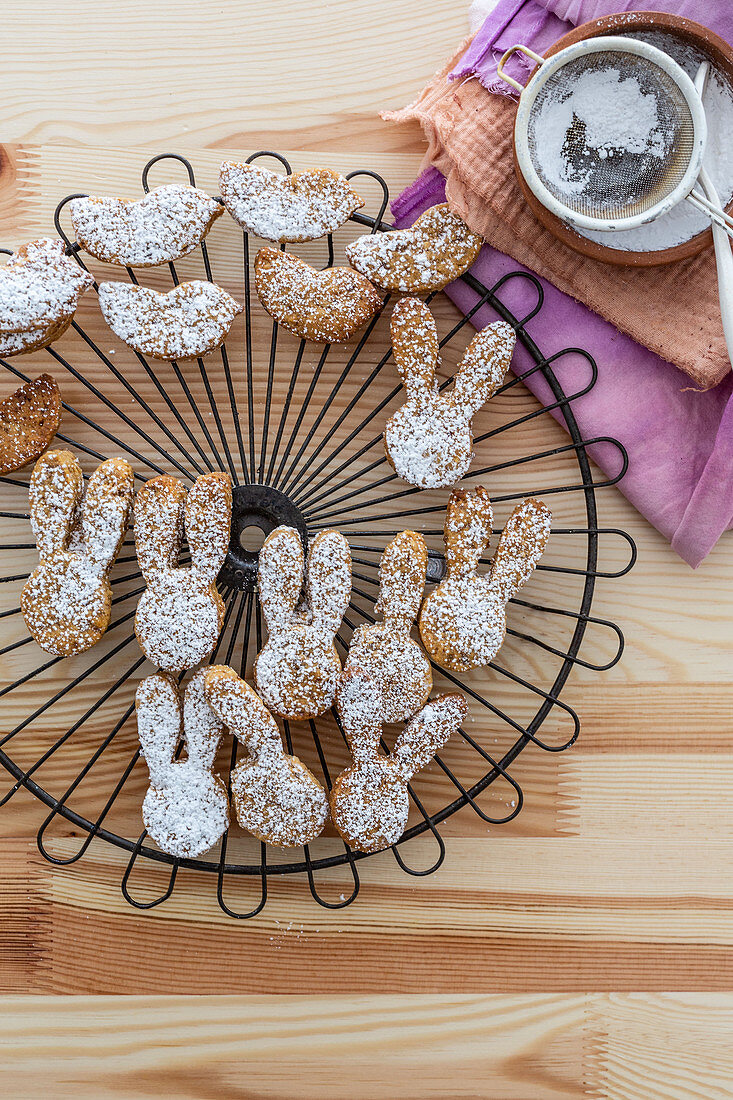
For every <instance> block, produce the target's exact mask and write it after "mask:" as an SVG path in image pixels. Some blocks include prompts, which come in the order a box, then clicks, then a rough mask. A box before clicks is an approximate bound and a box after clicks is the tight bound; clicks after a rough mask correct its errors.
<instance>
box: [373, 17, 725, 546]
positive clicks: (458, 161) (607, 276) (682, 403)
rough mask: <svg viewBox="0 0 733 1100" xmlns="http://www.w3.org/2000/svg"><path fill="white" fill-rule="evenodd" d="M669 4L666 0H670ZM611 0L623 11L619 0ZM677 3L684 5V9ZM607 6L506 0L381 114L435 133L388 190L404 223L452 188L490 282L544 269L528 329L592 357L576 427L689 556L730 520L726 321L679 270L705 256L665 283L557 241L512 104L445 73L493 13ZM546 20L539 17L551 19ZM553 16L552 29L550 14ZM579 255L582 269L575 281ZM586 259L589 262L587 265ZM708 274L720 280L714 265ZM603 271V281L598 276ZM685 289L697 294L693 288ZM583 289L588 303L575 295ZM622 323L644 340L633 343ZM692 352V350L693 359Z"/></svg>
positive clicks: (550, 347)
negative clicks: (401, 183) (400, 184)
mask: <svg viewBox="0 0 733 1100" xmlns="http://www.w3.org/2000/svg"><path fill="white" fill-rule="evenodd" d="M668 4H669V6H670V7H671V6H672V4H671V3H670V2H669V0H668ZM614 6H615V7H616V9H617V10H618V2H617V3H616V5H614ZM682 6H684V5H683V4H681V3H680V4H678V8H681V7H682ZM604 7H605V9H606V10H608V9H609V8H610V5H604V4H602V3H601V2H600V0H579V2H576V3H571V2H570V0H544V2H543V3H542V4H540V3H538V2H537V0H527V2H525V3H524V4H521V3H519V2H518V0H500V2H499V4H498V5H497V7H496V8H495V10H494V11H493V12H492V14H491V15H490V16H489V19H488V20H487V23H486V24H484V27H483V28H482V30H481V31H480V32H479V34H478V35H477V36H476V37H475V38H474V39H473V42H472V43H470V44H469V46H468V50H467V51H463V52H462V53H461V54H460V55H459V56H456V57H454V58H452V59H451V61H450V62H449V63H448V65H447V66H446V68H445V69H444V70H443V72H442V73H440V74H439V75H438V77H437V78H436V79H435V80H434V81H433V82H432V84H431V85H429V86H428V88H427V89H425V91H424V92H423V93H422V95H421V96H420V98H419V99H418V101H417V103H416V104H413V105H412V106H411V107H408V108H405V109H404V110H403V111H400V112H396V113H392V114H390V115H389V116H387V117H391V118H395V119H397V120H398V121H399V120H403V119H406V118H419V119H420V121H421V123H422V124H423V127H424V129H425V132H426V135H427V136H428V140H429V149H428V156H427V159H428V160H429V161H431V162H432V164H433V165H434V167H433V168H432V169H429V170H428V171H426V172H424V173H423V174H422V175H421V176H420V178H419V179H418V180H417V181H416V183H415V184H414V185H413V186H412V187H410V188H408V189H407V191H406V192H404V193H403V195H401V196H400V197H399V199H397V200H396V201H395V203H394V204H393V212H394V214H395V217H396V219H397V224H410V223H411V222H412V221H413V220H414V219H415V218H416V217H417V216H418V215H419V214H420V213H421V212H422V210H424V209H426V208H427V207H428V206H430V205H432V204H433V203H436V202H441V201H444V198H445V197H446V195H447V198H448V201H450V202H451V204H452V205H453V206H454V208H455V209H456V210H457V211H458V213H460V214H462V216H464V217H465V219H466V221H467V222H468V223H469V225H471V226H472V228H474V229H475V230H477V231H478V232H480V233H481V234H482V235H483V236H484V237H485V238H486V239H487V240H488V241H490V242H491V244H492V245H494V246H496V247H493V248H492V247H489V246H488V245H487V246H485V247H484V249H483V250H482V253H481V255H480V257H479V260H478V261H477V264H476V265H475V266H474V269H473V270H474V272H475V273H476V275H477V277H478V278H480V279H481V281H482V282H483V283H484V284H486V285H488V286H490V285H492V284H493V283H494V282H495V281H496V280H497V279H499V278H500V277H501V276H502V275H503V274H505V273H507V272H508V271H512V270H518V269H520V265H521V268H526V269H529V270H532V271H534V272H536V273H537V274H539V275H540V276H544V277H545V278H543V279H542V283H543V287H544V290H545V296H546V304H545V307H544V308H543V310H542V311H541V313H540V314H539V315H538V316H537V317H536V318H535V319H534V320H533V321H532V322H530V328H529V331H530V332H531V333H532V335H533V336H534V337H535V339H536V340H537V342H538V344H539V346H540V347H541V349H542V350H543V352H544V353H545V354H547V355H551V354H553V353H554V352H556V351H559V350H562V349H563V348H565V347H567V346H568V344H573V343H576V344H579V345H581V346H583V347H584V348H586V349H587V350H588V351H589V352H590V353H591V354H592V355H593V356H594V358H595V359H596V361H597V363H598V366H599V378H598V382H597V384H596V386H595V387H594V389H593V390H592V392H591V393H590V394H588V395H586V396H585V397H583V398H581V399H579V400H578V401H576V402H574V404H573V407H574V410H575V412H576V416H577V417H578V421H579V423H580V426H581V430H582V431H583V434H584V436H585V437H586V438H592V437H595V436H604V435H613V436H615V437H616V438H618V439H620V440H621V442H622V443H623V444H624V446H625V447H626V449H627V450H628V452H629V460H630V466H629V471H628V473H627V474H626V476H625V478H624V479H623V481H622V482H621V484H620V488H621V490H622V491H623V492H624V493H625V495H626V496H627V497H628V499H629V500H630V501H631V502H632V503H633V504H634V505H635V507H636V508H637V509H638V510H639V511H640V512H641V513H642V514H643V515H645V516H646V517H647V518H648V519H649V520H650V522H651V523H653V524H654V526H655V527H656V528H657V529H658V530H659V531H660V532H661V533H662V534H663V535H664V536H665V537H666V538H668V539H669V540H670V542H671V543H672V546H673V548H674V549H675V551H676V552H677V553H678V554H679V555H680V556H681V557H682V558H684V559H685V560H686V561H688V562H689V563H690V564H691V565H693V566H696V565H697V564H699V562H700V561H702V559H703V558H704V557H705V556H706V555H707V554H708V553H709V551H710V550H711V549H712V547H713V546H714V545H715V543H716V541H717V540H718V538H719V537H720V535H721V534H722V532H723V531H725V530H726V529H728V528H729V527H730V526H731V524H733V402H731V401H730V397H731V392H732V391H733V379H732V378H731V376H730V373H729V372H728V361H727V357H726V356H725V349H724V344H723V340H722V331H721V332H718V334H717V337H716V338H715V339H713V337H712V331H711V330H712V327H713V326H712V322H711V316H712V314H713V312H714V315H715V319H716V322H717V326H718V328H720V321H719V317H718V314H717V308H718V307H717V298H714V299H713V300H711V301H710V302H709V303H708V307H709V308H707V311H706V312H704V311H701V309H700V301H701V293H702V291H701V289H700V287H695V289H693V286H692V285H690V284H689V283H688V282H687V281H686V280H689V279H692V280H697V279H699V278H700V277H701V273H702V269H703V268H704V265H705V264H708V265H710V264H711V257H709V256H707V255H705V256H703V257H699V258H697V259H696V260H693V261H688V262H687V264H685V265H680V264H676V265H674V268H675V269H676V279H675V278H674V277H672V278H671V279H669V280H667V281H666V282H665V280H664V278H663V279H662V283H663V284H664V286H665V290H664V292H662V291H660V290H659V283H658V282H657V278H656V277H657V275H658V274H659V273H660V272H664V271H665V269H663V268H658V269H652V270H651V271H647V272H637V271H633V270H630V269H613V268H608V267H606V266H605V265H602V264H598V263H595V262H593V261H585V260H583V259H582V258H581V257H577V256H576V255H575V253H572V252H571V250H569V249H563V246H561V245H559V244H558V242H556V241H555V239H554V238H553V237H551V236H550V235H549V234H547V233H546V232H545V231H544V230H543V229H542V227H541V226H539V223H537V221H536V219H534V217H533V215H532V214H531V213H530V212H529V211H528V209H527V208H526V205H525V204H524V201H523V200H522V198H521V193H520V192H519V190H518V187H517V185H516V183H515V180H514V176H513V171H512V168H511V129H512V120H513V112H514V109H515V108H514V106H513V104H512V103H511V102H509V101H507V100H506V99H503V98H501V99H500V98H499V97H498V96H494V95H490V94H489V93H488V92H487V91H486V90H485V89H484V88H483V86H482V85H481V83H480V81H479V80H477V79H471V80H464V81H463V82H462V83H454V84H453V85H452V86H451V84H450V82H449V80H448V76H449V74H450V73H451V72H459V71H461V67H462V66H463V64H464V62H465V58H466V57H467V55H468V53H469V52H470V51H471V50H472V49H474V47H475V44H476V42H477V40H478V38H479V37H480V36H482V35H483V36H484V38H485V39H486V41H487V42H488V41H489V40H492V41H499V38H497V36H496V23H497V22H498V21H501V20H503V19H505V17H506V15H507V9H516V10H517V11H519V12H520V14H522V15H523V16H526V15H527V9H529V8H531V9H533V10H534V14H535V15H537V11H538V10H539V9H541V12H542V13H543V14H544V16H547V15H548V13H549V14H550V15H551V16H552V18H553V19H556V20H557V15H556V12H559V14H560V15H565V14H567V13H568V12H569V11H571V10H572V11H576V10H579V9H580V8H582V9H584V17H587V18H593V17H594V14H602V13H603V12H602V11H601V10H600V9H603V8H604ZM688 7H689V5H688ZM551 8H552V9H553V10H550V9H551ZM591 8H592V9H593V11H590V9H591ZM530 14H532V13H531V12H530ZM731 21H733V19H732V20H731ZM540 22H541V27H542V28H543V29H546V28H547V26H548V22H547V21H546V20H542V19H541V20H540ZM549 26H551V27H552V28H553V32H552V33H555V30H557V22H555V23H551V22H550V23H549ZM565 29H566V28H565ZM718 29H720V27H718ZM562 32H563V27H562V26H561V27H560V31H559V33H562ZM509 34H510V37H511V38H512V39H513V41H517V40H518V39H517V38H515V37H514V32H513V30H511V31H510V32H509ZM731 35H732V36H733V29H731ZM524 40H525V41H526V40H527V39H526V38H525V39H524ZM499 48H501V47H499ZM489 52H490V51H489ZM485 56H488V54H485ZM436 169H437V170H436ZM548 238H549V240H548ZM557 251H560V253H561V255H560V256H558V255H557ZM502 253H504V255H502ZM562 253H566V255H562ZM509 257H512V259H509ZM515 261H519V265H518V263H517V262H515ZM579 262H580V266H581V268H584V269H583V271H582V272H581V277H580V279H579V280H578V264H579ZM586 264H587V265H590V266H591V268H592V269H593V270H588V269H587V268H585V267H584V265H586ZM681 269H682V270H681ZM666 270H669V269H666ZM639 275H642V276H644V277H643V278H642V279H641V280H638V279H637V280H636V281H635V282H634V285H633V287H630V286H628V283H627V278H626V277H627V276H630V277H631V276H639ZM706 277H707V279H708V281H709V282H710V285H711V286H713V287H714V286H715V282H714V273H713V271H712V268H711V269H710V270H709V271H708V274H707V276H706ZM604 280H605V281H606V283H607V286H606V291H607V293H605V294H604V291H603V288H602V287H601V288H599V287H598V282H599V281H600V282H601V283H603V281H604ZM553 284H554V285H553ZM693 285H694V283H693ZM685 287H687V289H685ZM688 292H689V293H691V294H692V295H693V297H692V298H691V299H690V300H689V301H688V300H686V296H687V294H688ZM448 293H449V295H450V296H451V297H452V298H453V300H454V301H455V302H456V304H457V305H458V306H459V307H460V308H461V309H463V310H468V309H469V308H470V307H471V306H472V305H473V304H474V303H475V301H476V296H475V295H474V294H473V293H472V292H471V291H470V290H469V289H468V288H467V287H466V286H465V284H462V283H457V284H454V285H453V286H451V287H449V288H448ZM513 293H514V294H521V281H520V280H517V285H516V290H514V291H513ZM524 293H525V294H527V293H529V294H530V295H531V293H532V291H531V289H530V290H527V289H525V290H524ZM665 294H666V297H665ZM581 297H582V298H584V299H585V301H586V302H587V304H588V305H590V306H591V309H593V310H594V312H591V311H590V310H589V309H588V308H587V307H586V305H585V304H583V303H582V302H581V301H579V300H578V299H579V298H581ZM621 300H626V301H628V302H629V308H630V309H631V307H633V314H634V317H635V324H634V325H633V326H631V325H629V324H628V323H627V324H626V325H625V326H624V325H622V324H621V323H619V320H617V318H616V316H615V315H614V316H611V314H612V313H614V314H615V311H617V310H618V309H619V307H620V301H621ZM609 301H610V309H609V304H608V303H609ZM531 304H533V303H531ZM531 304H530V307H531ZM511 307H512V309H513V310H514V312H515V313H517V314H518V315H519V316H521V315H522V311H523V303H522V302H521V301H519V302H517V301H515V300H514V299H513V300H512V302H511ZM525 312H526V310H525ZM660 312H661V316H660ZM703 312H704V318H705V319H706V320H705V323H703V321H702V320H701V314H702V313H703ZM596 314H598V315H596ZM681 315H682V316H684V326H683V325H682V324H681V321H680V317H681ZM604 316H606V317H610V319H611V320H612V321H613V322H615V323H613V324H612V323H609V321H608V320H604V319H603V317H604ZM490 319H491V311H490V310H488V309H484V310H481V311H480V312H479V313H478V314H477V315H476V316H475V317H474V318H473V320H474V322H475V323H476V324H477V325H483V324H485V323H487V321H488V320H490ZM619 330H621V331H619ZM630 336H633V337H635V339H636V340H637V341H640V342H642V343H645V344H647V345H648V347H640V346H639V343H637V342H635V340H634V339H631V338H630ZM693 347H695V348H697V352H696V353H694V352H693V350H692V349H693ZM662 349H663V350H662ZM655 352H659V353H660V354H655ZM695 354H699V360H697V361H696V360H695V358H694V355H695ZM662 356H664V358H662ZM665 359H667V360H675V361H676V362H678V363H679V364H680V365H681V366H684V367H685V369H686V370H687V373H688V374H690V375H691V376H692V377H695V378H696V380H697V381H698V382H701V383H703V384H704V385H711V384H712V383H713V382H715V381H716V380H717V379H718V378H720V377H722V375H723V374H724V373H726V372H728V378H727V379H726V381H725V382H724V383H723V384H721V385H719V386H717V388H715V389H711V390H708V391H707V392H701V391H696V390H694V389H692V388H691V387H690V386H689V382H688V379H686V378H685V376H684V375H683V374H681V373H680V371H679V370H676V369H675V367H673V366H672V365H670V362H666V361H664V360H665ZM517 365H518V369H519V371H520V372H523V371H524V370H526V369H527V367H528V366H529V363H528V362H526V361H523V360H522V354H521V352H520V353H518V358H517ZM556 366H557V373H558V376H559V377H560V379H561V381H562V383H563V386H564V388H565V391H566V392H567V393H572V392H574V391H575V390H576V389H579V388H582V387H583V386H584V385H585V383H586V381H587V367H585V366H584V364H582V363H579V362H574V361H573V357H570V356H568V357H563V359H562V360H559V361H558V363H557V364H556ZM724 368H725V370H724ZM581 375H582V377H581ZM527 384H528V385H529V387H530V388H531V389H532V390H533V392H534V393H535V394H536V395H537V396H538V397H539V399H540V400H542V401H545V402H550V401H551V400H552V399H551V398H550V397H549V395H548V394H547V392H546V391H545V389H544V384H543V381H542V379H541V378H540V377H539V376H538V375H533V376H531V377H530V378H529V379H528V381H527ZM590 450H591V453H592V455H593V457H594V459H595V460H596V461H597V462H598V463H599V465H601V467H602V468H603V469H604V470H605V471H606V472H607V473H608V474H609V475H614V474H615V473H616V471H617V458H616V455H615V452H612V451H610V450H609V449H608V448H604V447H603V446H598V447H596V448H595V449H594V448H591V449H590Z"/></svg>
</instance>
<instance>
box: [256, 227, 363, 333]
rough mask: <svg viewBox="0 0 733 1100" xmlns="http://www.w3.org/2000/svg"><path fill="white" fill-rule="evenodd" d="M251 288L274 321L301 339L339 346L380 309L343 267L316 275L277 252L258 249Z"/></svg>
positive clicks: (358, 278) (359, 278) (355, 276)
mask: <svg viewBox="0 0 733 1100" xmlns="http://www.w3.org/2000/svg"><path fill="white" fill-rule="evenodd" d="M255 286H256V288H257V294H258V296H259V299H260V301H261V302H262V305H263V306H264V308H265V309H266V310H267V312H268V313H269V314H270V316H271V317H274V318H275V320H276V321H277V322H278V323H279V324H281V325H284V326H285V328H287V329H290V331H291V332H293V333H295V335H296V336H300V337H301V338H302V339H303V340H314V341H316V343H324V344H338V343H342V342H343V341H344V340H348V339H349V338H350V337H351V336H353V334H354V333H355V332H356V330H357V329H358V328H361V326H362V325H364V324H366V322H367V321H370V320H371V319H372V317H373V316H374V314H375V313H377V312H378V311H379V310H380V309H381V308H382V305H383V302H382V298H381V297H380V295H379V294H378V293H377V291H376V289H375V287H373V286H372V284H371V283H370V282H369V280H368V279H365V278H364V276H363V275H360V274H359V273H358V272H357V271H351V269H350V268H348V267H329V268H326V269H325V271H317V270H316V268H315V267H311V266H310V264H307V263H306V262H305V260H301V259H300V258H299V257H298V256H293V255H292V253H290V252H281V251H280V249H279V248H261V249H260V250H259V252H258V253H257V256H256V258H255Z"/></svg>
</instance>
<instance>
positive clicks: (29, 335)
mask: <svg viewBox="0 0 733 1100" xmlns="http://www.w3.org/2000/svg"><path fill="white" fill-rule="evenodd" d="M73 320H74V314H73V313H69V314H68V315H67V316H66V317H62V319H61V320H60V321H53V322H52V323H51V324H50V325H46V327H45V328H31V329H28V331H27V332H0V358H3V359H10V358H11V356H13V355H23V354H24V353H25V352H30V351H38V350H39V349H40V348H47V347H48V345H49V344H53V342H54V341H55V340H58V338H59V336H63V334H64V333H65V332H66V330H67V328H68V327H69V325H70V324H71V322H72V321H73Z"/></svg>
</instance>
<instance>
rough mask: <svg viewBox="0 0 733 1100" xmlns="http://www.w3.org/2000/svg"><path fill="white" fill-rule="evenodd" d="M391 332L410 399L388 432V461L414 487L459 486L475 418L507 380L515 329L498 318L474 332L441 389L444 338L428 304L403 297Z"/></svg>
mask: <svg viewBox="0 0 733 1100" xmlns="http://www.w3.org/2000/svg"><path fill="white" fill-rule="evenodd" d="M390 331H391V335H392V351H393V354H394V359H395V363H396V366H397V369H398V371H399V373H400V376H401V378H402V384H403V386H404V388H405V393H406V401H405V403H404V405H403V406H402V407H401V408H400V409H398V410H397V412H396V413H394V415H393V416H391V417H390V419H389V420H388V421H387V425H386V427H385V430H384V447H385V452H386V455H387V459H388V461H389V463H390V465H391V466H392V467H393V469H394V470H395V472H396V473H397V474H399V476H400V477H401V478H402V479H403V480H404V481H407V482H409V484H410V485H416V486H418V487H419V488H422V489H439V488H443V487H445V486H447V485H453V484H454V483H455V482H456V481H458V480H459V479H460V478H462V477H463V476H464V474H466V473H467V472H468V469H469V467H470V465H471V461H472V459H473V431H472V420H473V417H474V415H475V413H476V412H477V411H478V409H479V408H480V407H481V406H482V405H483V404H484V403H485V402H486V401H488V399H489V398H490V397H491V396H492V395H493V394H494V392H495V391H496V390H497V389H498V387H499V386H500V385H501V382H502V380H503V378H504V375H505V374H506V370H507V367H508V366H509V362H510V360H511V356H512V352H513V350H514V343H515V335H514V330H513V329H512V328H511V326H510V325H508V324H506V323H505V322H504V321H495V322H494V323H493V324H491V325H487V327H486V328H485V329H484V330H483V331H482V332H479V333H478V335H477V336H474V338H473V340H472V341H471V343H470V344H469V346H468V348H467V349H466V352H465V354H464V356H463V359H462V360H461V362H460V363H459V365H458V370H457V371H456V376H455V380H454V382H453V386H452V387H451V388H450V389H448V391H447V392H446V393H439V392H438V384H437V381H436V377H435V371H436V367H437V364H438V340H437V333H436V330H435V322H434V320H433V318H432V315H431V313H430V310H429V309H428V307H427V306H426V305H425V304H424V303H423V302H420V301H419V300H418V299H416V298H403V299H402V300H401V301H400V302H398V303H397V305H396V306H395V307H394V310H393V312H392V320H391V324H390Z"/></svg>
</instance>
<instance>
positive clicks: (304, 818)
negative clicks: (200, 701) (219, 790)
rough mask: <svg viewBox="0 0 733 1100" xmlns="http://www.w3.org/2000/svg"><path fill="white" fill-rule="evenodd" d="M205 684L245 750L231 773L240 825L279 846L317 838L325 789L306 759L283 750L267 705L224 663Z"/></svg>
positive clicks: (324, 807) (325, 804) (325, 808)
mask: <svg viewBox="0 0 733 1100" xmlns="http://www.w3.org/2000/svg"><path fill="white" fill-rule="evenodd" d="M205 685H206V689H205V690H206V699H207V701H208V703H209V706H210V707H211V708H212V709H213V710H214V712H215V713H216V714H217V715H218V717H219V718H220V719H221V721H222V722H224V723H225V725H226V726H228V728H229V729H230V730H231V732H232V733H233V734H234V736H235V737H236V738H237V740H238V741H239V742H240V743H241V745H242V746H243V748H244V749H245V751H246V756H245V758H244V759H243V760H242V761H241V762H240V763H239V764H237V766H236V767H235V768H234V770H233V771H232V776H231V783H232V801H233V802H234V808H235V810H236V814H237V821H238V822H239V824H240V825H241V826H242V828H243V829H247V830H248V832H250V833H252V834H253V835H254V836H256V837H257V838H258V839H259V840H264V841H266V843H268V844H274V845H276V846H277V847H279V848H293V847H296V846H297V845H300V844H308V843H309V842H310V841H311V840H315V838H316V837H317V836H318V835H319V833H321V831H322V830H323V826H324V825H325V823H326V818H327V817H328V801H327V799H326V794H325V792H324V790H323V787H322V786H321V784H320V783H319V782H318V780H317V779H316V777H315V776H314V775H313V773H312V772H311V771H310V770H309V769H308V768H307V767H306V766H305V764H304V763H303V762H302V761H301V760H299V759H298V757H297V756H291V755H290V754H289V753H287V752H285V749H284V748H283V743H282V735H281V734H280V730H279V729H278V727H277V723H276V721H275V719H274V718H273V717H272V715H271V714H270V712H269V710H268V709H267V707H266V706H265V704H264V703H263V702H262V700H261V699H260V698H259V696H258V695H257V693H256V692H255V691H253V689H252V688H251V687H250V686H249V684H247V683H245V681H244V680H242V679H241V677H239V676H237V674H236V672H234V671H233V670H232V669H231V668H228V667H227V666H226V665H213V666H212V667H211V668H207V669H206V672H205Z"/></svg>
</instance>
